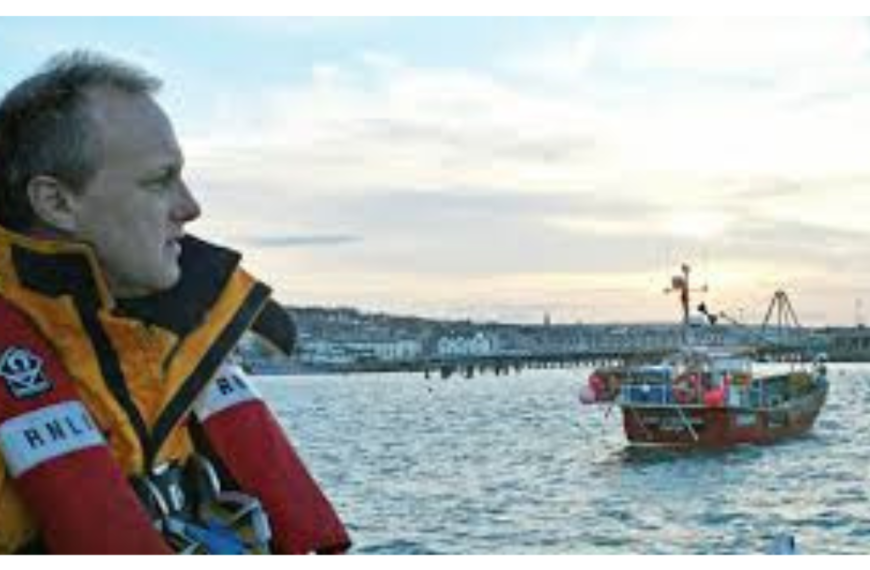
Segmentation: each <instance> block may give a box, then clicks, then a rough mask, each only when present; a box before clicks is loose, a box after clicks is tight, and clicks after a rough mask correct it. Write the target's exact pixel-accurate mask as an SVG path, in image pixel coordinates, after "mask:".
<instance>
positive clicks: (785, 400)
mask: <svg viewBox="0 0 870 570" xmlns="http://www.w3.org/2000/svg"><path fill="white" fill-rule="evenodd" d="M683 269H684V276H685V277H686V278H685V279H684V280H681V281H680V283H679V284H678V285H679V287H680V289H679V290H680V293H681V299H682V301H683V304H684V325H687V324H688V311H687V308H686V305H687V303H688V299H689V295H688V266H685V265H684V266H683ZM675 279H676V278H675ZM675 283H676V280H675ZM683 338H684V342H683V344H682V346H681V347H680V348H679V350H678V351H676V352H675V353H674V354H672V355H670V356H668V357H666V358H664V359H663V360H661V361H660V362H656V363H653V364H638V365H632V366H616V367H610V368H599V369H597V370H595V371H594V372H593V373H592V374H590V376H589V378H588V381H587V384H586V385H585V386H583V388H582V389H581V394H580V400H581V402H582V403H584V404H603V405H606V406H608V407H613V406H615V407H618V408H619V409H620V410H621V412H622V419H623V428H624V430H625V435H626V437H627V439H628V441H629V442H630V443H631V444H633V445H649V446H670V447H683V446H690V447H710V448H719V447H729V446H733V445H738V444H769V443H774V442H777V441H779V440H782V439H785V438H789V437H794V436H797V435H800V434H803V433H805V432H807V431H808V430H810V429H811V428H812V426H813V424H814V423H815V421H816V418H817V417H818V415H819V412H820V411H821V409H822V407H823V406H824V404H825V400H826V398H827V394H828V378H827V362H826V360H827V359H826V357H825V355H824V354H819V355H818V356H817V357H816V358H814V359H813V360H812V362H810V363H806V364H798V363H790V364H778V365H764V366H763V367H764V368H765V371H764V372H760V371H759V370H758V366H759V365H757V364H756V363H755V362H754V353H753V350H752V348H751V347H745V348H739V347H721V346H706V345H702V344H693V343H691V342H689V341H687V340H685V339H686V338H687V337H685V336H684V337H683Z"/></svg>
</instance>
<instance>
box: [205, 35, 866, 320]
mask: <svg viewBox="0 0 870 570" xmlns="http://www.w3.org/2000/svg"><path fill="white" fill-rule="evenodd" d="M868 47H870V43H868V34H867V31H866V29H865V24H864V23H862V22H843V21H840V20H823V21H819V22H816V21H807V20H797V21H791V20H788V21H779V20H759V21H749V20H735V21H731V20H726V21H721V20H715V21H696V20H653V21H647V20H642V21H639V22H630V23H624V22H623V21H616V22H611V21H605V22H604V23H599V22H598V21H596V22H594V24H593V25H588V26H586V29H584V30H581V31H578V32H577V33H576V34H573V35H572V34H568V35H566V36H563V37H562V38H561V39H560V38H556V39H552V40H547V43H545V44H542V45H523V46H521V47H518V48H517V50H516V51H515V52H513V53H507V54H505V56H504V59H503V60H501V61H500V62H496V65H494V66H493V67H492V68H488V69H459V68H439V67H435V66H429V67H419V66H414V65H413V64H412V63H409V62H408V61H407V60H406V59H404V58H403V57H402V56H401V54H397V53H382V52H376V53H375V52H366V51H365V50H363V51H361V52H360V53H359V54H358V57H355V58H354V57H351V58H347V57H344V58H343V59H342V60H341V61H338V60H336V61H320V62H317V63H316V64H312V70H311V74H310V80H309V81H308V82H307V83H305V84H302V85H298V84H297V85H294V86H282V87H279V88H275V89H273V90H270V91H269V92H267V93H262V94H260V95H256V94H249V97H250V99H249V101H248V103H247V104H246V105H244V106H242V105H238V104H228V105H227V106H226V108H225V112H224V114H222V115H221V116H220V117H218V118H217V119H216V120H214V121H212V122H211V125H212V127H211V128H209V129H202V130H200V131H199V132H198V133H195V136H193V137H192V138H190V139H189V141H188V148H189V150H190V152H189V154H190V155H191V161H190V162H191V164H192V165H195V166H196V168H198V169H201V170H202V171H203V172H206V173H207V176H208V178H209V179H210V180H212V181H213V182H214V183H213V184H209V187H211V188H212V189H214V190H215V192H216V193H215V194H214V200H213V202H212V203H211V204H210V206H212V207H213V208H212V209H213V211H214V212H215V213H216V214H217V217H218V219H219V220H220V222H219V223H218V224H215V225H213V226H211V228H212V229H215V230H216V231H220V232H224V233H225V234H226V235H228V236H229V235H230V234H232V235H240V236H254V239H250V238H248V239H249V241H248V243H249V244H250V245H251V246H253V247H255V248H261V249H262V251H258V252H255V257H257V262H258V263H259V262H262V263H263V267H267V266H268V267H273V268H274V267H278V266H279V265H280V264H281V263H287V261H286V259H287V258H286V257H279V256H278V253H282V252H279V251H266V250H267V249H268V250H280V249H281V247H282V246H287V247H288V248H289V247H291V246H292V248H293V250H294V251H293V252H292V264H293V269H294V271H298V272H299V273H303V274H304V273H307V272H310V273H311V274H312V275H317V276H320V277H319V279H320V281H317V282H318V283H322V282H324V281H328V282H329V283H330V285H329V287H325V286H322V285H321V286H318V285H317V284H316V282H315V281H314V280H313V279H314V277H312V278H311V279H312V281H311V282H310V284H308V285H306V284H305V282H300V281H299V279H300V278H299V277H298V275H297V276H296V277H295V278H294V279H295V281H294V283H295V284H296V285H297V286H299V287H301V289H297V292H299V291H300V290H304V291H307V292H308V293H306V294H308V295H311V296H314V297H318V298H328V296H330V295H335V296H348V295H349V296H352V297H354V298H357V299H360V301H361V302H362V301H366V302H371V303H376V302H377V300H378V299H380V300H381V301H382V302H385V303H397V302H399V301H398V299H405V300H406V301H405V302H407V303H412V302H418V303H421V304H424V305H425V306H428V307H435V306H436V305H437V303H439V302H440V303H447V304H449V305H450V306H454V307H460V306H469V305H473V304H474V303H478V302H480V303H483V302H485V300H486V302H490V301H491V303H492V304H493V305H496V304H502V305H503V306H505V307H507V306H512V307H515V308H516V307H535V306H538V307H540V306H542V304H546V303H542V301H541V299H542V298H548V299H555V298H557V297H561V298H569V297H570V298H588V299H595V303H596V304H600V306H605V305H607V306H611V307H612V310H613V311H617V312H618V314H635V313H637V314H640V313H642V312H643V311H644V310H645V308H644V307H646V306H647V305H646V304H645V302H644V300H643V299H644V298H645V297H646V296H647V295H649V294H650V292H651V291H658V290H659V289H660V285H656V283H658V282H659V280H660V278H661V276H662V275H665V276H667V275H668V272H669V271H671V270H672V268H673V267H676V266H677V264H678V263H679V262H681V261H683V260H688V261H692V262H693V263H694V262H697V260H700V259H709V260H710V266H711V267H712V268H713V269H711V272H712V273H715V274H716V275H715V277H716V279H717V281H719V282H720V283H722V284H723V286H722V289H723V290H727V291H729V293H728V294H727V295H725V294H723V297H722V298H723V299H725V300H728V301H730V302H733V303H735V304H737V303H746V302H748V301H745V299H754V301H753V303H756V304H759V303H761V302H762V301H763V300H764V299H765V298H766V297H767V295H768V294H769V293H770V290H771V289H772V288H773V287H775V286H779V285H782V284H783V283H788V284H790V285H792V286H795V287H797V286H800V287H802V288H803V290H804V291H818V290H822V289H823V288H824V287H833V288H837V289H836V290H840V291H846V290H853V289H854V288H855V287H860V284H859V285H855V280H859V281H860V280H864V282H866V283H870V273H868V272H867V271H865V270H864V269H863V268H862V264H861V260H862V259H866V258H867V257H868V254H870V251H868V247H867V246H865V242H868V240H867V239H866V237H867V230H865V229H864V228H865V227H866V226H867V224H866V220H865V219H864V218H865V214H864V212H867V211H870V194H868V193H867V192H866V191H865V188H866V187H867V183H868V182H870V172H868V167H867V164H866V157H865V154H866V151H867V149H868V148H870V130H867V129H860V128H856V125H860V124H863V123H867V124H870V103H868V101H870V98H868V97H867V96H868V95H870V81H868V71H867V70H866V69H865V68H866V58H867V56H868ZM348 62H352V63H348ZM536 62H539V63H540V65H538V66H535V65H533V64H535V63H536ZM536 74H537V75H536ZM535 77H537V78H540V79H541V81H535V80H534V78H535ZM229 188H237V189H239V190H237V191H236V192H231V191H229V190H228V189H229ZM241 189H248V191H244V192H243V191H241ZM239 218H244V219H239ZM227 228H233V229H232V231H230V230H228V229H227ZM312 228H317V231H312ZM321 232H322V233H321ZM273 233H274V235H276V236H289V238H290V239H289V240H285V238H281V237H276V238H273V239H262V237H261V236H271V235H273ZM300 236H321V237H323V236H325V237H326V238H330V237H332V238H335V237H339V238H354V236H365V241H364V242H362V241H361V240H360V239H358V238H354V239H337V240H332V241H331V240H330V239H326V240H324V241H325V242H326V243H328V244H331V245H354V247H352V248H344V247H330V248H318V249H317V251H316V252H310V251H306V249H309V248H305V247H298V246H303V245H313V244H312V243H306V242H305V240H304V239H301V240H300V239H299V237H300ZM838 268H839V269H840V274H838V272H837V269H838ZM845 270H848V271H849V273H850V276H849V277H846V276H844V275H843V271H845ZM850 279H851V280H852V282H851V283H850ZM608 282H609V283H610V284H608ZM614 283H616V284H615V285H614ZM454 289H455V293H452V292H451V291H452V290H454ZM626 292H630V294H628V293H626ZM621 296H623V297H625V296H627V297H630V298H631V299H632V301H631V302H634V303H637V304H638V306H637V308H632V307H631V306H630V305H631V302H629V301H628V300H625V299H622V298H621ZM412 299H413V301H412ZM463 299H474V300H475V301H472V302H470V303H469V302H465V303H463ZM741 299H744V300H743V301H741ZM825 302H826V301H825V300H824V299H821V298H813V299H812V303H814V305H813V307H812V308H811V310H812V311H814V312H818V311H819V309H818V307H819V306H821V305H822V304H824V303H825ZM827 302H828V303H830V300H828V301H827ZM552 303H554V304H558V303H556V302H555V301H553V302H552ZM608 304H609V305H608ZM667 307H668V306H667V305H665V304H663V305H662V306H661V310H662V311H663V312H664V311H667V310H668V308H667ZM599 314H601V315H603V314H604V313H603V309H602V312H601V313H599ZM832 314H834V313H832Z"/></svg>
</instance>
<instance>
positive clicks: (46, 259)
mask: <svg viewBox="0 0 870 570" xmlns="http://www.w3.org/2000/svg"><path fill="white" fill-rule="evenodd" d="M181 246H182V254H181V259H180V263H181V279H180V280H179V282H178V283H177V284H176V285H175V286H174V287H172V288H171V289H168V290H166V291H161V292H159V293H156V294H153V295H150V296H147V297H142V298H137V299H129V300H117V299H115V298H114V297H112V295H111V293H110V292H109V288H108V285H107V283H106V280H105V278H104V276H103V272H102V269H101V268H100V264H99V262H98V260H97V257H96V254H95V253H94V251H93V249H92V248H91V247H90V246H89V245H87V244H84V243H78V242H69V241H61V240H49V239H36V238H32V237H28V236H25V235H22V234H19V233H16V232H12V231H10V230H8V229H6V228H3V227H2V226H0V285H3V286H5V283H16V284H17V285H18V286H20V287H22V288H24V289H28V290H32V291H34V292H37V293H40V294H43V295H47V296H51V297H59V296H62V295H70V296H72V297H73V299H74V300H75V302H76V305H77V306H78V307H79V310H88V311H96V310H99V309H108V310H112V311H115V312H116V313H118V314H119V316H129V317H132V318H135V319H137V320H141V321H143V322H146V323H147V324H154V325H158V326H160V327H162V328H165V329H168V330H171V331H173V332H176V333H178V334H180V335H182V336H184V335H186V334H187V333H189V332H190V331H191V330H193V329H194V328H196V327H197V326H198V325H199V324H200V323H201V322H202V321H203V319H204V318H205V316H206V314H207V312H208V310H209V309H210V308H211V307H212V306H213V305H214V303H215V302H216V301H217V299H218V297H219V295H220V294H221V292H222V291H223V290H224V288H225V286H226V284H227V281H228V280H229V278H230V276H231V275H232V274H233V272H234V271H235V270H236V268H237V267H238V265H239V261H240V260H241V255H239V254H238V253H237V252H235V251H232V250H229V249H226V248H223V247H219V246H217V245H214V244H210V243H208V242H205V241H202V240H200V239H197V238H195V237H193V236H186V237H185V238H184V239H183V240H182V242H181Z"/></svg>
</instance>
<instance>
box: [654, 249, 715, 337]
mask: <svg viewBox="0 0 870 570" xmlns="http://www.w3.org/2000/svg"><path fill="white" fill-rule="evenodd" d="M680 272H681V273H682V274H681V275H674V276H673V277H671V286H670V287H668V288H666V289H665V291H664V292H665V294H669V293H675V292H678V293H679V294H680V305H681V306H682V309H683V326H684V327H688V326H689V307H691V306H692V305H691V302H690V301H691V293H692V292H693V291H695V292H701V293H706V292H707V290H708V288H707V285H706V284H705V285H704V286H703V287H701V288H699V289H692V287H691V284H690V282H689V275H690V274H691V273H692V268H691V266H690V265H689V264H688V263H683V264H682V265H681V266H680Z"/></svg>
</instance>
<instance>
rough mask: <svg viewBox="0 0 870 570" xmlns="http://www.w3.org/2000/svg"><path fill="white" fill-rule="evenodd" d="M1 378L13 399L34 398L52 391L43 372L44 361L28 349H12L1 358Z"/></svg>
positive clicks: (49, 382)
mask: <svg viewBox="0 0 870 570" xmlns="http://www.w3.org/2000/svg"><path fill="white" fill-rule="evenodd" d="M0 376H2V377H3V380H4V381H5V382H6V389H7V390H9V393H10V394H11V395H12V397H13V398H16V399H18V400H22V399H25V398H33V397H35V396H39V395H40V394H43V393H45V392H48V391H49V390H51V381H49V379H48V378H47V377H46V376H45V374H44V373H43V371H42V359H41V358H39V357H38V356H36V355H35V354H33V353H32V352H31V351H29V350H27V349H26V348H20V347H17V346H13V347H10V348H8V349H6V351H5V352H3V356H2V357H0Z"/></svg>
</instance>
